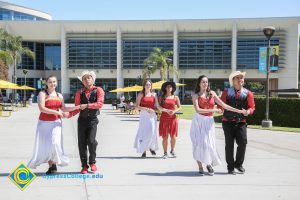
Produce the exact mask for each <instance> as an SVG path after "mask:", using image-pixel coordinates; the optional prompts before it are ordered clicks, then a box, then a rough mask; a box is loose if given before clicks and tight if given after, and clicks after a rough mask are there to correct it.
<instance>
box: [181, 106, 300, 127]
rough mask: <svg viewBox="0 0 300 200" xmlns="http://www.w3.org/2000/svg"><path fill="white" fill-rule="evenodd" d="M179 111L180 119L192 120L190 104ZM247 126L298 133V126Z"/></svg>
mask: <svg viewBox="0 0 300 200" xmlns="http://www.w3.org/2000/svg"><path fill="white" fill-rule="evenodd" d="M181 111H182V112H183V114H182V115H181V116H180V118H181V119H188V120H192V118H193V116H194V115H195V110H194V107H193V106H192V105H183V106H182V109H181ZM248 127H249V128H254V129H261V130H272V131H288V132H299V133H300V128H290V127H280V126H273V127H272V128H262V127H261V126H259V125H249V126H248Z"/></svg>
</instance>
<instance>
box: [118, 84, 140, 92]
mask: <svg viewBox="0 0 300 200" xmlns="http://www.w3.org/2000/svg"><path fill="white" fill-rule="evenodd" d="M142 90H143V87H142V86H139V85H135V86H131V87H126V88H123V92H138V91H142Z"/></svg>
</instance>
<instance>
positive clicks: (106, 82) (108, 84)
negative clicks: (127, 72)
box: [70, 78, 117, 99]
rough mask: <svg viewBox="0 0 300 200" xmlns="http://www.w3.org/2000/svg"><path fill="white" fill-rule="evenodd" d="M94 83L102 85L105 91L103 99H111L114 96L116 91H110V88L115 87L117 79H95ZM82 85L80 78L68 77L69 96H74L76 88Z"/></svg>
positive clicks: (78, 88)
mask: <svg viewBox="0 0 300 200" xmlns="http://www.w3.org/2000/svg"><path fill="white" fill-rule="evenodd" d="M95 85H97V86H100V87H102V89H103V90H104V92H105V99H112V98H115V97H116V93H110V92H109V91H110V90H113V89H116V87H117V80H116V79H96V83H95ZM82 87H83V85H82V83H81V81H80V80H78V79H77V78H71V79H70V94H71V95H70V96H71V98H74V95H75V93H76V91H77V90H80V89H81V88H82Z"/></svg>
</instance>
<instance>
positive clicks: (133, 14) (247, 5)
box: [6, 0, 300, 20]
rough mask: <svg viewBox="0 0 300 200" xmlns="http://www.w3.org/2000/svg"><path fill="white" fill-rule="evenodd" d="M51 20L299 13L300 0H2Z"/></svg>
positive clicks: (182, 17)
mask: <svg viewBox="0 0 300 200" xmlns="http://www.w3.org/2000/svg"><path fill="white" fill-rule="evenodd" d="M6 1H7V2H10V3H14V4H18V5H22V6H26V7H30V8H34V9H37V10H41V11H44V12H47V13H49V14H51V15H52V17H53V19H54V20H142V19H219V18H256V17H287V16H300V0H284V1H282V0H281V1H278V0H247V1H245V0H205V1H204V0H147V1H146V0H80V1H79V0H11V1H10V0H6Z"/></svg>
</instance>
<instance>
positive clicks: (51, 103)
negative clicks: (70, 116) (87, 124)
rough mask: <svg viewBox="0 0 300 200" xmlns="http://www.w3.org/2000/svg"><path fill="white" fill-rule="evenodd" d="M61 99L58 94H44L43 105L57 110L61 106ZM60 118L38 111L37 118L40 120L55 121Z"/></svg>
mask: <svg viewBox="0 0 300 200" xmlns="http://www.w3.org/2000/svg"><path fill="white" fill-rule="evenodd" d="M62 102H63V100H62V99H61V98H60V97H59V96H48V95H47V96H46V99H45V107H46V108H48V109H51V110H57V111H58V110H59V109H60V108H61V107H62ZM58 119H60V117H59V116H58V115H54V114H48V113H43V112H41V113H40V116H39V120H42V121H56V120H58Z"/></svg>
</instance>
